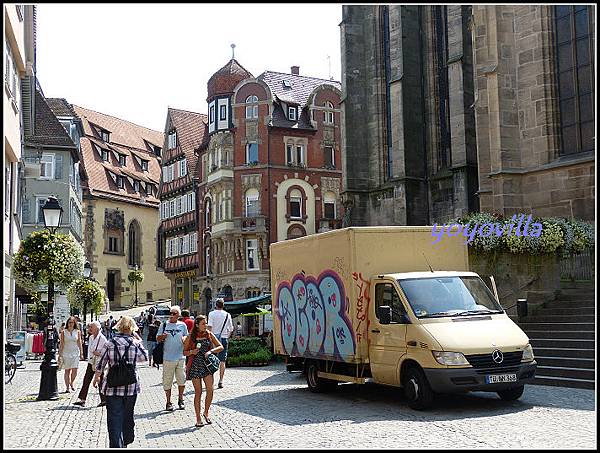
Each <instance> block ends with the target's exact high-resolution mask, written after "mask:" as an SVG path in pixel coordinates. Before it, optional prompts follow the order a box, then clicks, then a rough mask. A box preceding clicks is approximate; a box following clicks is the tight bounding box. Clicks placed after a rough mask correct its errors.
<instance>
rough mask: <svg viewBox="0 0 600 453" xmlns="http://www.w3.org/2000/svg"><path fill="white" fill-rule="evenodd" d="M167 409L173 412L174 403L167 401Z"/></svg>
mask: <svg viewBox="0 0 600 453" xmlns="http://www.w3.org/2000/svg"><path fill="white" fill-rule="evenodd" d="M165 410H166V411H169V412H173V411H174V410H175V408H174V407H173V403H167V407H166V408H165Z"/></svg>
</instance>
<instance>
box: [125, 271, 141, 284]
mask: <svg viewBox="0 0 600 453" xmlns="http://www.w3.org/2000/svg"><path fill="white" fill-rule="evenodd" d="M127 280H129V281H130V282H131V283H135V282H138V283H141V282H143V281H144V274H143V272H142V271H140V270H137V271H131V272H130V273H129V274H128V275H127Z"/></svg>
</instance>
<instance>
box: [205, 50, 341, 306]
mask: <svg viewBox="0 0 600 453" xmlns="http://www.w3.org/2000/svg"><path fill="white" fill-rule="evenodd" d="M340 88H341V86H340V84H339V82H335V81H330V80H323V79H317V78H313V77H307V76H301V75H300V73H299V67H297V66H293V67H292V68H291V72H290V73H289V74H284V73H278V72H273V71H265V72H263V73H262V74H261V75H259V76H258V77H254V76H253V75H252V74H251V73H250V72H249V71H247V70H246V69H244V68H243V67H242V66H241V65H240V64H239V63H238V62H237V60H235V59H233V58H232V59H231V60H230V61H229V62H228V63H227V64H226V65H225V66H223V67H222V68H221V69H219V70H218V71H217V72H216V73H215V74H214V75H213V76H212V77H211V78H210V79H209V81H208V98H207V102H208V140H207V145H206V147H205V149H203V150H202V151H201V153H200V160H199V165H198V173H197V174H198V195H197V200H198V258H199V264H200V266H201V267H202V270H201V279H200V283H201V285H200V286H201V288H200V290H201V294H202V298H203V300H204V301H205V307H202V308H203V309H204V310H208V309H209V308H210V307H209V306H208V305H209V304H208V301H210V300H211V298H214V297H216V296H222V297H224V298H225V299H226V300H231V299H243V298H248V297H253V296H258V295H261V294H263V293H265V292H269V291H270V290H271V288H270V275H269V244H271V243H272V242H277V241H282V240H286V239H292V238H296V237H301V236H305V235H307V234H313V233H317V232H321V231H326V230H329V229H333V228H338V227H340V226H341V214H342V205H341V198H340V192H341V189H342V171H341V164H342V156H341V143H340V140H341V138H340V100H341V90H340Z"/></svg>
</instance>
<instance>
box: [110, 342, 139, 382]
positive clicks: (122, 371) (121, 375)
mask: <svg viewBox="0 0 600 453" xmlns="http://www.w3.org/2000/svg"><path fill="white" fill-rule="evenodd" d="M112 342H113V344H114V345H115V352H116V353H117V357H118V359H117V361H116V363H114V364H113V366H111V367H110V368H109V369H108V374H107V375H106V385H107V386H108V387H122V386H125V385H130V384H135V383H136V382H137V378H136V376H135V363H129V362H128V361H127V358H128V357H129V356H128V352H129V347H130V346H131V345H132V344H133V342H131V341H128V342H127V346H126V347H125V353H124V354H123V355H122V356H121V355H120V354H119V349H118V347H117V342H116V341H115V340H112ZM136 348H137V346H136ZM136 353H137V352H136Z"/></svg>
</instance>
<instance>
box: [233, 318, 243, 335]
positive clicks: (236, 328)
mask: <svg viewBox="0 0 600 453" xmlns="http://www.w3.org/2000/svg"><path fill="white" fill-rule="evenodd" d="M235 332H236V335H237V336H238V337H241V336H242V325H241V324H240V322H239V321H238V322H237V325H236V326H235Z"/></svg>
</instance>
